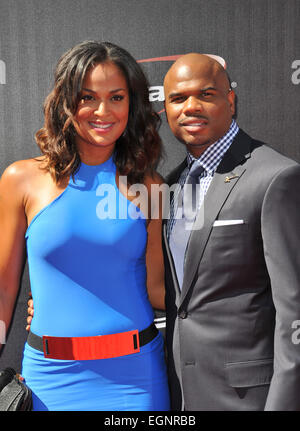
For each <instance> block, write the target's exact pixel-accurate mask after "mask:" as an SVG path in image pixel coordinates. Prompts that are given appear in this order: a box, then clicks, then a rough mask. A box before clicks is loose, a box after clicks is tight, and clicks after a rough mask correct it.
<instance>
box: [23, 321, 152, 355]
mask: <svg viewBox="0 0 300 431" xmlns="http://www.w3.org/2000/svg"><path fill="white" fill-rule="evenodd" d="M157 334H158V329H157V328H156V326H155V325H154V323H152V324H151V325H150V326H149V327H148V328H146V329H144V330H143V331H140V332H139V331H138V330H137V329H135V330H133V331H128V332H120V333H118V334H109V335H96V336H92V337H51V336H48V335H44V336H43V337H39V336H38V335H36V334H34V333H33V332H29V335H28V339H27V343H28V344H29V345H30V346H31V347H33V348H34V349H37V350H40V351H42V352H44V357H45V358H51V359H62V360H79V361H82V360H92V359H108V358H116V357H119V356H125V355H131V354H133V353H138V352H139V351H140V347H142V346H144V345H145V344H147V343H149V342H150V341H152V340H153V339H154V338H155V337H156V336H157Z"/></svg>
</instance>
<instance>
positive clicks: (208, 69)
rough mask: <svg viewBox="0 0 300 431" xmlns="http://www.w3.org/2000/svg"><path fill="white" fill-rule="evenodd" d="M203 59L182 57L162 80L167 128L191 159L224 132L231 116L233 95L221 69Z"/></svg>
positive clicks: (200, 56)
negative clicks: (183, 145)
mask: <svg viewBox="0 0 300 431" xmlns="http://www.w3.org/2000/svg"><path fill="white" fill-rule="evenodd" d="M185 57H186V60H184V58H185ZM205 57H206V56H202V55H198V54H191V55H186V56H184V57H182V59H180V60H181V61H180V62H178V65H176V64H175V65H173V67H172V68H171V69H170V71H169V72H168V73H167V75H166V79H165V108H166V114H167V119H168V123H169V126H170V128H171V130H172V132H173V133H174V135H175V136H176V138H177V139H178V140H179V141H181V142H183V143H185V144H186V145H187V148H188V150H189V151H190V152H191V154H193V155H194V156H195V157H199V156H200V155H201V154H202V153H203V151H204V150H205V149H206V148H207V147H209V146H210V145H211V144H213V143H214V142H216V141H217V140H218V139H219V138H221V137H222V136H223V135H224V134H225V133H226V132H227V131H228V129H229V127H230V124H231V121H232V115H233V114H234V92H233V91H230V87H229V82H228V78H227V76H226V74H225V72H224V70H222V69H221V68H220V66H219V65H217V64H216V62H214V60H211V59H210V58H209V57H207V59H206V58H205Z"/></svg>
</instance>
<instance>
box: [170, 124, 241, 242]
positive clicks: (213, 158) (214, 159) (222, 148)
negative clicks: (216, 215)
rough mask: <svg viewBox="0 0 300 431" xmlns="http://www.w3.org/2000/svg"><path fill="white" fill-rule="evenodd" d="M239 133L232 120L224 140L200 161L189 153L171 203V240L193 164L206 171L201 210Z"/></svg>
mask: <svg viewBox="0 0 300 431" xmlns="http://www.w3.org/2000/svg"><path fill="white" fill-rule="evenodd" d="M238 131H239V127H238V125H237V123H236V122H235V121H234V120H232V122H231V125H230V128H229V130H228V132H227V133H226V134H225V135H224V136H222V138H220V139H219V140H218V141H216V142H215V143H214V144H212V145H210V146H209V147H208V148H207V149H206V150H205V151H204V153H203V154H202V155H201V156H200V157H199V159H196V158H195V157H193V156H192V155H191V154H190V153H187V163H188V166H187V167H186V168H185V169H184V171H183V172H182V174H181V175H180V178H179V180H178V187H177V188H176V190H175V192H174V194H173V199H172V200H171V203H170V218H169V220H168V222H167V237H168V239H169V238H170V234H171V231H172V229H173V226H174V223H175V217H174V214H176V211H177V200H178V196H179V193H180V191H181V190H182V188H183V186H184V184H185V182H186V179H187V176H188V173H189V170H190V167H191V165H192V164H193V163H197V164H199V165H201V166H202V167H203V168H204V171H203V173H202V174H201V175H200V178H199V182H200V187H199V192H200V197H199V199H198V202H199V205H198V209H199V208H200V206H201V204H202V201H203V198H204V196H205V194H206V192H207V190H208V188H209V186H210V183H211V180H212V179H213V176H214V173H215V171H216V169H217V167H218V165H219V164H220V162H221V160H222V158H223V156H224V154H225V153H226V151H227V150H228V148H229V147H230V145H231V144H232V141H233V139H234V137H235V136H236V134H237V133H238Z"/></svg>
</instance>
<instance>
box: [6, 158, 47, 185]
mask: <svg viewBox="0 0 300 431" xmlns="http://www.w3.org/2000/svg"><path fill="white" fill-rule="evenodd" d="M43 162H44V158H43V157H36V158H32V159H25V160H18V161H16V162H13V163H11V164H10V165H9V166H8V167H7V168H6V169H5V170H4V172H3V174H2V176H1V181H0V183H1V185H2V187H3V186H7V187H18V188H19V187H20V188H21V189H22V185H24V186H25V185H28V183H29V182H30V181H31V180H33V179H36V178H37V177H38V176H43V175H45V173H44V172H43V169H42V167H43Z"/></svg>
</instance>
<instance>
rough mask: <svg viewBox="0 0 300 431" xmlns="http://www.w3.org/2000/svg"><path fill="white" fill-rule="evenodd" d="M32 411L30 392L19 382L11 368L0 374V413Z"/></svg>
mask: <svg viewBox="0 0 300 431" xmlns="http://www.w3.org/2000/svg"><path fill="white" fill-rule="evenodd" d="M17 410H20V411H29V410H32V394H31V390H30V389H29V388H28V386H26V384H25V383H23V382H21V381H20V380H19V378H18V377H17V375H16V372H15V370H14V369H13V368H5V370H4V371H1V372H0V411H17Z"/></svg>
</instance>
